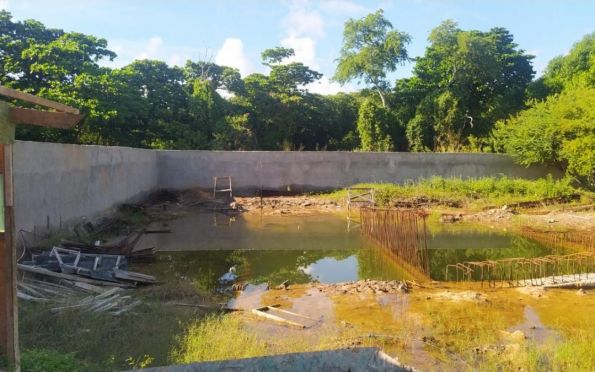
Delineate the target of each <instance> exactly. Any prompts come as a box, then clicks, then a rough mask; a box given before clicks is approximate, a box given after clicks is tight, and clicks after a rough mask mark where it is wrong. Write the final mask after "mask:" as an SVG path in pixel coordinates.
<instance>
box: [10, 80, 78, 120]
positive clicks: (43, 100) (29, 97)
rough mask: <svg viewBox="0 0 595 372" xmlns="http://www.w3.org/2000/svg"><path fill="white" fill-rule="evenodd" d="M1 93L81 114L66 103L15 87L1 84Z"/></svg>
mask: <svg viewBox="0 0 595 372" xmlns="http://www.w3.org/2000/svg"><path fill="white" fill-rule="evenodd" d="M0 95H2V96H5V97H9V98H14V99H18V100H20V101H24V102H29V103H33V104H36V105H40V106H44V107H49V108H52V109H54V110H58V111H62V112H67V113H70V114H80V111H79V110H78V109H75V108H73V107H70V106H67V105H65V104H62V103H59V102H55V101H51V100H49V99H46V98H41V97H38V96H34V95H33V94H29V93H25V92H21V91H19V90H15V89H11V88H7V87H3V86H1V85H0Z"/></svg>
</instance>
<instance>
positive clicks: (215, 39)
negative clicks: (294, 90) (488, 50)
mask: <svg viewBox="0 0 595 372" xmlns="http://www.w3.org/2000/svg"><path fill="white" fill-rule="evenodd" d="M0 8H3V9H7V10H9V11H10V12H11V13H12V15H13V17H14V19H15V20H24V19H36V20H39V21H41V22H42V23H44V24H45V25H46V26H47V27H51V28H60V29H64V30H65V31H77V32H82V33H86V34H91V35H95V36H98V37H101V38H105V39H106V40H108V46H109V48H110V49H111V50H113V51H115V52H116V53H117V54H118V57H117V58H116V60H114V61H113V62H111V63H106V64H107V65H109V66H113V67H120V66H124V65H126V64H128V63H130V62H131V61H133V60H135V59H143V58H151V59H158V60H163V61H166V62H167V63H168V64H170V65H180V66H181V65H183V64H184V63H185V61H186V60H187V59H191V60H195V61H196V60H211V61H214V62H216V63H218V64H221V65H226V66H231V67H236V68H238V69H239V70H240V72H241V74H242V75H243V76H246V75H248V74H250V73H254V72H262V73H266V72H267V70H266V68H265V67H264V66H262V64H261V63H260V53H261V52H262V51H263V50H265V49H267V48H271V47H275V46H284V47H291V48H294V50H295V53H296V56H295V60H296V61H300V62H303V63H304V64H306V65H308V66H310V67H311V68H313V69H315V70H317V71H320V72H322V73H323V74H324V76H323V78H322V79H321V80H320V81H319V82H317V83H314V84H312V85H311V86H309V87H308V88H309V90H310V91H312V92H316V93H322V94H332V93H336V92H338V91H352V90H355V89H358V88H361V86H358V85H356V84H355V83H349V84H347V85H346V86H343V87H342V86H340V85H339V84H337V83H334V82H332V81H331V80H330V78H331V77H332V75H333V73H334V70H335V67H336V59H337V57H338V56H339V51H340V49H341V43H342V34H343V25H344V23H345V21H346V20H348V19H349V18H361V17H363V16H365V15H366V14H368V13H371V12H374V11H376V10H377V9H384V12H385V17H386V18H387V19H388V20H389V21H391V23H392V24H393V26H394V27H395V28H396V29H398V30H399V31H404V32H407V33H409V34H410V35H411V37H412V42H411V44H409V46H408V48H407V49H408V51H409V54H410V56H411V57H415V56H419V55H422V54H423V53H424V50H425V48H426V46H427V37H428V35H429V33H430V31H431V30H432V29H433V28H434V27H436V26H437V25H439V24H440V23H441V22H442V21H444V20H446V19H452V20H455V21H456V22H458V24H459V27H460V28H461V29H464V30H469V29H474V30H481V31H488V30H489V29H490V28H492V27H505V28H507V29H508V30H509V31H510V32H511V33H512V34H513V35H514V38H515V42H516V43H517V44H519V46H520V48H522V49H524V50H525V51H527V52H528V53H530V54H533V55H535V59H534V69H535V70H536V71H537V75H538V76H539V75H540V74H541V73H542V71H543V69H544V68H545V67H546V66H547V63H548V61H549V60H550V59H551V58H553V57H555V56H557V55H561V54H565V53H567V52H568V51H569V49H570V48H571V47H572V44H573V43H575V42H577V41H578V40H580V39H581V38H582V37H583V36H584V35H585V34H587V33H590V32H593V31H595V0H557V1H553V0H380V1H362V0H320V1H313V0H284V1H283V0H277V1H272V0H211V1H206V0H161V1H158V0H144V1H143V0H51V1H49V0H0ZM411 69H412V64H407V65H405V66H400V67H399V69H398V70H397V71H396V72H395V73H393V74H391V75H390V77H391V78H392V79H397V78H402V77H408V76H411Z"/></svg>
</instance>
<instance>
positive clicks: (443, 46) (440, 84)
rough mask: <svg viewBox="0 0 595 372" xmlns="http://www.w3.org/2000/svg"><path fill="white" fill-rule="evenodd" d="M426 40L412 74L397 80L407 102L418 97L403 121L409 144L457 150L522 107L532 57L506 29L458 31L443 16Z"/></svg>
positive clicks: (441, 149)
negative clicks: (411, 114)
mask: <svg viewBox="0 0 595 372" xmlns="http://www.w3.org/2000/svg"><path fill="white" fill-rule="evenodd" d="M428 40H429V42H430V45H429V46H428V47H427V49H426V51H425V54H424V55H423V56H422V57H419V58H417V60H416V64H415V67H414V71H413V73H414V77H413V78H411V79H410V80H409V81H408V82H407V83H406V84H404V83H403V84H399V83H398V84H397V86H398V87H400V90H399V93H400V94H402V95H405V96H407V97H410V98H412V99H411V101H410V102H415V100H418V102H417V104H416V112H415V115H414V117H413V118H411V119H410V120H409V122H408V124H407V127H408V128H407V134H408V141H409V143H410V148H411V149H412V150H414V151H420V150H422V149H430V150H439V151H460V150H461V149H462V148H463V147H464V146H465V145H466V144H467V142H468V138H470V136H475V137H486V136H487V135H488V134H489V132H490V130H491V129H492V128H493V126H494V124H495V122H496V121H498V120H499V119H503V118H506V117H508V116H509V115H511V114H514V113H515V112H517V111H519V110H520V109H522V108H523V107H524V97H525V91H526V88H527V86H528V84H529V83H530V81H531V79H532V77H533V74H534V72H533V68H532V66H531V59H532V58H533V57H532V56H530V55H527V54H525V52H524V51H523V50H519V49H518V46H517V45H516V44H515V43H514V42H513V36H512V35H511V34H510V33H509V32H508V31H507V30H505V29H503V28H493V29H491V30H490V31H488V32H481V31H463V30H460V29H459V28H458V26H457V24H456V23H455V22H453V21H450V20H447V21H445V22H443V23H442V24H441V25H439V26H438V27H436V28H435V29H434V30H432V32H431V33H430V36H429V38H428ZM403 114H404V115H403V116H404V117H406V116H408V115H410V111H408V112H404V113H403Z"/></svg>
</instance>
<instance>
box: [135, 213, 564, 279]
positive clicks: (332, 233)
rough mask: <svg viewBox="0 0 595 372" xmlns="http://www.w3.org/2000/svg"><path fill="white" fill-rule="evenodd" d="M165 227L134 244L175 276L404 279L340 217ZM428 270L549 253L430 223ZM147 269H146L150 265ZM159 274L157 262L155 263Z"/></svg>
mask: <svg viewBox="0 0 595 372" xmlns="http://www.w3.org/2000/svg"><path fill="white" fill-rule="evenodd" d="M168 228H169V229H171V230H172V233H171V234H160V235H148V236H147V237H146V240H145V241H143V242H142V243H141V244H142V245H143V246H150V245H154V246H156V247H158V249H159V252H160V253H159V255H158V263H157V265H159V264H163V261H168V262H170V264H171V265H170V269H173V270H175V271H177V275H181V276H185V277H189V278H191V279H192V280H193V281H196V282H198V283H200V284H201V286H203V287H205V288H207V289H212V288H214V287H215V286H216V284H217V278H218V277H219V276H220V275H222V274H223V273H225V272H227V270H228V269H229V268H230V267H231V266H236V268H237V273H238V274H239V275H240V280H242V281H246V282H249V283H252V284H261V283H269V284H270V285H272V286H273V285H277V284H279V283H281V282H283V281H285V280H289V281H290V283H307V282H312V281H319V282H321V283H339V282H345V281H354V280H362V279H375V280H400V279H410V278H411V277H410V274H408V272H407V271H406V269H405V268H404V267H402V266H401V265H399V264H398V263H396V262H394V261H393V260H391V259H390V256H389V255H387V254H386V253H385V252H383V250H382V249H380V248H378V247H375V246H373V245H371V243H369V242H367V241H366V240H365V239H364V238H363V237H362V236H361V235H360V231H359V229H358V228H353V225H351V226H349V224H348V222H347V220H346V219H345V217H344V216H338V215H332V214H325V215H310V216H293V215H292V216H259V215H243V216H237V217H234V218H229V217H227V216H225V215H222V214H218V213H205V212H195V213H191V214H188V215H187V216H185V217H182V218H180V219H178V220H175V221H172V222H171V223H170V224H169V226H168ZM428 248H429V250H428V256H429V259H430V277H431V278H432V279H434V280H441V279H443V278H444V271H445V268H446V265H448V264H454V263H457V262H461V261H480V260H486V259H502V258H510V257H521V256H522V257H528V258H529V257H537V256H543V255H547V254H553V253H557V252H555V251H554V250H553V249H551V248H548V247H547V246H545V245H543V244H540V243H537V242H533V241H531V240H528V239H526V238H523V237H520V236H515V235H513V234H510V233H507V232H505V231H492V230H487V231H486V230H483V231H482V230H475V229H469V228H461V227H454V228H447V227H444V226H443V225H438V226H431V227H430V230H429V232H428ZM152 271H153V270H152ZM155 271H156V272H157V274H159V271H160V269H158V268H157V270H155Z"/></svg>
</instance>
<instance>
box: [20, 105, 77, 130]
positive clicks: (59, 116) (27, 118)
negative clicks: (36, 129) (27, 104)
mask: <svg viewBox="0 0 595 372" xmlns="http://www.w3.org/2000/svg"><path fill="white" fill-rule="evenodd" d="M84 117H85V115H82V114H71V113H67V112H50V111H39V110H31V109H26V108H21V107H11V108H10V112H9V120H10V121H11V122H12V123H15V124H29V125H38V126H42V127H50V128H59V129H70V128H72V127H74V126H75V125H77V124H78V123H79V122H80V121H81V120H83V118H84Z"/></svg>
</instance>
